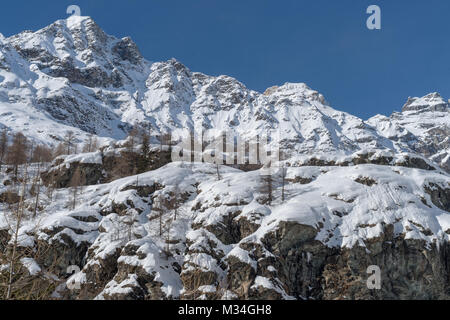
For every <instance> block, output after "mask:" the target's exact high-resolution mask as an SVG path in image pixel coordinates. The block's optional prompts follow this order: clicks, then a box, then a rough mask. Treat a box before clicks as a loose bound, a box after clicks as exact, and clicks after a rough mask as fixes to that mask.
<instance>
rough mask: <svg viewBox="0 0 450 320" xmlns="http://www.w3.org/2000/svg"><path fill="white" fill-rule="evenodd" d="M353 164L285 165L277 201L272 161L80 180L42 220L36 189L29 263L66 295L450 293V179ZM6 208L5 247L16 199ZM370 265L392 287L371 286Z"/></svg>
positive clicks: (28, 203)
mask: <svg viewBox="0 0 450 320" xmlns="http://www.w3.org/2000/svg"><path fill="white" fill-rule="evenodd" d="M369 158H370V159H371V160H370V161H365V162H364V161H361V159H369ZM84 159H89V156H88V155H86V156H85V157H84ZM91 159H95V157H94V156H91ZM352 159H353V162H355V163H358V162H360V163H361V164H356V165H355V164H354V163H353V162H352V163H347V164H343V163H338V162H335V163H334V164H331V163H330V164H322V165H320V164H318V163H317V162H316V164H313V163H314V161H313V160H311V162H310V163H307V164H305V165H302V164H299V163H289V162H288V163H287V164H286V165H287V170H286V174H285V175H283V171H281V169H279V170H275V169H274V171H273V172H272V175H271V186H272V193H271V196H269V193H268V192H267V189H266V187H267V175H266V174H265V173H264V171H262V170H263V169H261V170H256V171H250V172H244V171H240V170H238V169H233V168H230V167H227V166H221V167H220V171H219V176H218V175H217V168H216V167H215V166H214V165H210V164H206V163H203V164H201V163H196V164H186V163H181V162H179V163H171V164H168V165H166V166H164V167H162V168H160V169H157V170H154V171H150V172H148V173H144V174H141V175H139V176H131V177H127V178H124V179H119V180H116V181H113V182H111V183H108V184H95V185H92V186H87V187H83V188H82V189H81V190H80V189H78V193H76V195H77V198H76V199H75V200H73V195H74V190H75V192H76V189H74V188H73V187H72V188H59V189H56V190H53V193H52V195H51V198H50V196H49V194H50V193H49V191H50V188H47V187H45V186H43V187H42V188H43V191H42V194H41V197H40V199H39V210H38V213H37V216H36V217H34V218H33V215H32V210H33V207H34V203H35V197H34V196H33V195H32V194H31V191H29V193H27V197H26V198H27V199H26V200H25V207H26V208H28V211H27V213H26V214H25V218H24V219H23V220H22V222H21V224H20V229H19V233H18V240H19V243H20V245H19V247H20V249H19V252H20V253H21V255H20V257H21V259H20V261H21V263H22V267H21V270H22V272H23V273H24V274H25V275H26V276H27V277H31V278H32V279H39V280H40V281H42V282H44V283H45V284H46V286H48V287H50V288H52V290H51V291H48V295H49V296H51V297H54V298H65V299H192V298H195V299H220V298H223V299H381V298H387V299H405V298H409V299H415V298H423V299H448V298H450V295H449V289H450V282H449V278H448V275H449V272H450V270H449V269H448V266H449V265H450V263H449V262H450V261H449V257H450V255H449V253H450V248H449V237H450V178H449V176H448V175H447V174H445V173H444V172H443V171H441V170H439V169H437V168H434V167H426V168H423V167H422V165H420V163H421V162H420V161H414V160H411V158H408V157H406V156H402V157H399V158H398V159H392V160H391V163H389V164H388V163H386V162H385V161H386V157H385V156H382V155H364V154H358V155H354V156H353V157H352ZM358 159H359V160H358ZM405 159H409V161H405ZM83 163H84V165H86V166H88V165H89V163H90V165H92V167H94V168H95V167H96V166H99V165H100V166H101V162H98V161H90V162H89V161H87V160H84V162H83ZM417 163H419V166H420V167H422V168H417V167H416V164H417ZM74 164H76V162H74V160H73V159H69V161H68V162H67V161H66V162H65V164H64V163H63V165H61V164H58V163H55V165H57V166H58V167H59V168H61V166H62V167H64V168H66V169H67V170H69V168H70V166H73V165H74ZM69 171H70V170H69ZM283 176H284V177H285V179H283ZM219 178H220V180H219ZM0 180H1V181H3V185H8V184H9V183H7V182H6V181H8V180H9V181H11V180H13V179H12V178H8V177H7V176H5V175H4V174H3V175H2V177H1V179H0ZM283 180H284V184H285V186H284V187H283ZM242 181H245V182H246V183H245V184H243V183H242ZM27 189H28V190H31V189H32V188H31V187H30V188H27ZM2 190H4V191H5V192H6V190H11V189H10V188H9V189H8V187H6V186H4V187H2ZM283 190H284V191H283ZM282 194H284V196H283V195H282ZM18 201H19V199H18V198H16V199H15V201H12V202H13V203H14V202H18ZM13 206H14V205H13ZM0 208H1V211H2V213H3V214H2V215H0V230H2V232H1V233H0V234H1V235H2V242H1V243H2V247H1V248H2V251H3V252H8V250H10V249H9V248H10V246H11V243H12V241H13V239H14V237H13V233H12V232H11V227H10V221H12V218H11V216H12V215H11V209H10V208H11V204H8V203H7V202H3V203H2V204H1V207H0ZM8 230H9V231H8ZM8 242H9V245H8ZM0 264H2V266H1V268H0V270H3V271H4V272H5V270H8V263H7V260H6V261H3V262H0ZM371 265H377V266H379V267H380V269H381V271H382V278H381V279H382V287H381V290H369V289H368V288H367V286H366V280H367V277H368V275H367V273H366V270H367V268H368V267H369V266H371ZM74 266H75V267H74ZM70 268H72V269H70ZM73 268H75V269H73ZM68 270H70V272H71V271H72V270H75V271H77V272H76V273H75V274H74V275H73V276H71V277H70V274H69V273H68ZM49 274H51V277H49ZM30 281H31V280H30ZM33 281H36V280H33ZM49 282H50V283H49ZM46 288H47V287H46Z"/></svg>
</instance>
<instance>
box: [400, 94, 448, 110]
mask: <svg viewBox="0 0 450 320" xmlns="http://www.w3.org/2000/svg"><path fill="white" fill-rule="evenodd" d="M448 108H449V103H448V101H445V100H444V99H443V98H442V96H441V95H440V94H439V93H437V92H432V93H429V94H427V95H426V96H423V97H421V98H417V97H410V98H408V101H407V102H406V103H405V105H404V106H403V108H402V112H405V111H445V110H447V109H448Z"/></svg>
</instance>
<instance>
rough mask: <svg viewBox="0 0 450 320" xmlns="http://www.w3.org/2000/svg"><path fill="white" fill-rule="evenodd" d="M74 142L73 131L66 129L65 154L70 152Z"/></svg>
mask: <svg viewBox="0 0 450 320" xmlns="http://www.w3.org/2000/svg"><path fill="white" fill-rule="evenodd" d="M74 143H75V134H74V133H73V131H67V132H66V135H65V136H64V146H65V148H66V152H67V153H66V154H71V150H72V149H71V148H72V147H73V146H74Z"/></svg>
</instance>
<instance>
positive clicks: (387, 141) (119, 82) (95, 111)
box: [0, 17, 450, 166]
mask: <svg viewBox="0 0 450 320" xmlns="http://www.w3.org/2000/svg"><path fill="white" fill-rule="evenodd" d="M428 110H429V111H428ZM448 112H449V107H448V104H447V103H446V102H444V101H443V100H442V99H441V98H440V97H439V96H437V95H435V94H433V95H429V96H426V97H424V98H421V99H417V98H415V99H410V100H409V101H408V104H407V106H405V108H404V111H403V112H402V113H401V114H398V113H395V114H394V115H393V116H392V117H390V118H387V117H383V116H376V117H374V118H372V119H370V120H369V121H366V122H365V121H363V120H362V119H359V118H358V117H355V116H352V115H350V114H348V113H345V112H340V111H337V110H335V109H333V108H332V107H331V106H330V105H329V104H328V103H327V102H326V101H325V99H324V97H323V96H322V95H321V94H320V93H318V92H316V91H314V90H312V89H310V88H308V87H307V86H306V85H305V84H292V83H286V84H284V85H282V86H279V87H272V88H269V89H267V90H266V91H265V92H264V93H259V92H255V91H252V90H249V89H248V88H246V87H245V86H244V85H243V84H242V83H240V82H239V81H237V80H236V79H233V78H231V77H228V76H219V77H212V76H207V75H204V74H202V73H198V72H191V71H190V70H189V69H188V68H187V67H185V66H184V65H182V64H181V63H180V62H178V61H176V60H174V59H171V60H169V61H166V62H157V63H151V62H149V61H147V60H146V59H144V58H143V57H142V55H141V53H140V52H139V49H138V48H137V46H136V45H135V44H134V43H133V41H132V40H131V39H130V38H123V39H117V38H115V37H113V36H109V35H107V34H105V33H104V32H103V31H102V29H101V28H100V27H99V26H98V25H97V24H96V23H95V22H94V21H93V20H92V19H91V18H89V17H70V18H68V19H66V20H59V21H57V22H55V23H53V24H51V25H50V26H48V27H46V28H44V29H41V30H38V31H36V32H31V31H25V32H22V33H20V34H18V35H15V36H12V37H9V38H2V39H0V124H2V125H3V126H6V127H8V128H10V129H11V130H15V131H18V130H21V131H24V132H25V134H26V135H27V136H29V137H32V138H34V139H37V140H39V141H42V142H45V143H48V144H52V143H54V142H55V141H57V140H59V139H61V137H62V136H63V135H64V133H65V132H66V131H67V130H72V131H75V132H76V133H77V136H78V137H79V139H80V140H81V139H83V137H84V136H85V135H86V132H90V133H95V134H97V135H98V136H100V137H104V138H113V139H121V138H124V137H125V135H126V133H127V131H128V130H129V129H130V128H131V126H132V125H134V124H136V123H139V124H142V125H147V126H151V127H152V129H153V130H154V132H166V131H171V132H174V133H175V135H176V132H177V131H180V130H181V129H183V128H186V129H189V130H193V129H194V128H198V127H200V126H201V127H203V128H205V129H209V130H212V131H213V132H217V133H218V134H219V133H220V132H222V131H229V132H233V133H235V134H238V135H240V136H242V137H244V138H248V137H253V136H255V135H257V134H260V135H261V134H267V133H268V132H272V133H274V132H279V133H280V136H281V137H282V138H283V141H282V147H284V149H285V150H295V152H294V153H295V154H309V153H316V154H317V153H330V152H332V153H343V154H350V153H353V152H356V151H359V150H369V149H390V150H395V151H414V152H419V153H420V154H422V155H425V156H426V157H429V158H431V159H433V160H434V161H437V162H438V163H440V164H442V165H444V166H445V164H446V163H447V164H448V161H449V160H448V159H449V158H448V154H449V152H448V143H449V142H448V128H449V121H450V120H449V117H448ZM430 143H432V146H431V147H430Z"/></svg>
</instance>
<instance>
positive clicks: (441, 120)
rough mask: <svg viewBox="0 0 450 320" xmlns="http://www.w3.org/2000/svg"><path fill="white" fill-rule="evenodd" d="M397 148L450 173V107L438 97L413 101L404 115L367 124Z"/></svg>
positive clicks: (395, 114)
mask: <svg viewBox="0 0 450 320" xmlns="http://www.w3.org/2000/svg"><path fill="white" fill-rule="evenodd" d="M367 122H368V123H369V124H370V125H372V126H373V127H375V128H376V129H377V132H378V133H379V134H380V135H382V136H384V137H386V138H388V139H390V140H392V141H394V142H395V144H396V145H397V146H401V147H402V148H404V149H406V150H408V149H409V150H412V151H415V152H417V153H419V154H422V155H423V156H425V157H427V158H429V159H431V160H432V161H434V162H436V163H438V164H439V165H440V166H441V167H443V168H444V169H446V170H447V171H450V103H449V102H448V101H445V100H444V99H443V98H442V97H441V96H440V95H439V94H438V93H431V94H428V95H426V96H425V97H422V98H409V99H408V101H407V102H406V104H405V105H404V107H403V109H402V112H395V113H393V114H392V115H391V116H390V117H385V116H381V115H378V116H375V117H373V118H371V119H369V120H368V121H367Z"/></svg>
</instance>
